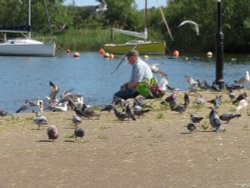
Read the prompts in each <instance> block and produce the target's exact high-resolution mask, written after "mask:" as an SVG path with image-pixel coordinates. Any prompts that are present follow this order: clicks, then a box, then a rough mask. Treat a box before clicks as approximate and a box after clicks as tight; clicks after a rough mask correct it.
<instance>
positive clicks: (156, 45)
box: [103, 0, 166, 54]
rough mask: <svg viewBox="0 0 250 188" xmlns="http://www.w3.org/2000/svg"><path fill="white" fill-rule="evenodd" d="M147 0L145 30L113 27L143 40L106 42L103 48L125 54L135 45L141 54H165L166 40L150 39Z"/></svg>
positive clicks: (119, 31)
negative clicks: (116, 42) (117, 42)
mask: <svg viewBox="0 0 250 188" xmlns="http://www.w3.org/2000/svg"><path fill="white" fill-rule="evenodd" d="M146 24H147V0H145V9H144V31H143V32H135V31H127V30H123V29H116V28H112V31H113V32H117V33H122V34H125V35H130V36H134V37H137V38H141V40H133V41H129V42H126V43H123V44H113V43H109V44H105V45H104V46H103V49H104V50H105V51H107V52H112V53H114V54H124V53H126V52H127V51H129V50H130V49H132V48H133V47H134V46H136V50H137V51H139V53H140V54H164V53H165V51H166V44H165V41H151V40H148V31H147V26H146Z"/></svg>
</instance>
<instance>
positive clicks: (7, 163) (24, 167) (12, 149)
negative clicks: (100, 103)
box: [0, 90, 250, 188]
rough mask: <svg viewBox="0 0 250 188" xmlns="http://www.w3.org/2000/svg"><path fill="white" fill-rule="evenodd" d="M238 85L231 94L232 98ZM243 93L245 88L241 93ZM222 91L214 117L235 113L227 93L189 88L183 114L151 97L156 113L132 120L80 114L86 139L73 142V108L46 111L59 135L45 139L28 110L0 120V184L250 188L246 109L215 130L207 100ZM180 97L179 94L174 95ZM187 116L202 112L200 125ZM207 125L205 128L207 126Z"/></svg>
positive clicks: (27, 187)
mask: <svg viewBox="0 0 250 188" xmlns="http://www.w3.org/2000/svg"><path fill="white" fill-rule="evenodd" d="M242 92H243V91H242V90H239V91H235V93H236V95H238V94H240V93H242ZM246 92H247V93H248V95H249V94H250V93H249V91H248V90H247V91H246ZM199 94H202V96H203V97H204V99H205V101H208V100H211V99H213V98H214V97H215V96H216V95H222V104H221V106H220V107H219V108H218V109H217V110H216V111H217V113H218V114H223V113H226V112H231V113H237V112H236V111H235V108H236V106H235V105H232V101H231V100H230V98H229V97H228V94H227V92H226V91H225V92H210V91H203V92H198V93H191V94H190V97H191V103H190V104H189V106H188V108H187V110H186V111H185V112H184V113H181V114H180V113H178V112H175V111H171V110H170V109H169V108H166V107H164V106H163V105H160V102H161V101H163V99H164V98H165V97H166V96H168V95H170V93H167V94H166V96H164V97H163V98H162V99H155V100H149V101H148V103H149V104H150V105H151V106H152V107H153V110H152V111H151V112H149V113H147V114H145V115H144V116H142V117H140V118H137V120H136V121H133V120H126V121H119V120H118V119H117V118H116V117H115V116H114V113H113V111H112V112H110V113H109V112H100V111H99V110H96V111H97V112H98V113H100V117H99V118H91V119H83V120H82V123H81V124H80V127H82V128H83V129H84V130H85V136H84V138H83V140H78V141H76V142H75V140H74V138H71V137H70V136H71V135H72V134H73V131H74V126H73V124H72V114H73V113H72V112H44V113H43V115H45V116H46V117H47V119H48V122H49V125H56V126H57V127H58V128H59V134H60V135H59V138H58V139H57V140H56V141H54V142H49V141H48V137H47V134H46V129H47V127H42V128H41V129H40V130H37V125H36V124H34V123H33V118H34V114H33V113H20V114H14V115H10V116H5V117H2V118H1V119H0V143H1V150H0V166H1V171H0V179H1V182H0V186H1V187H3V188H9V187H18V188H20V187H25V188H33V187H41V188H44V187H47V188H50V187H51V188H53V187H58V188H67V187H75V188H78V187H79V188H82V187H86V188H183V187H187V188H190V187H199V188H201V187H202V188H206V187H209V188H217V187H218V188H231V187H232V188H237V187H250V175H249V174H250V168H249V166H250V158H249V156H250V147H249V146H250V123H249V122H250V117H249V115H250V111H249V107H247V108H244V109H242V110H241V111H240V113H241V115H242V116H241V117H239V118H235V119H232V120H231V121H230V122H229V123H226V122H222V125H223V126H224V128H225V129H226V131H225V132H212V131H211V129H210V124H209V119H208V116H209V112H210V110H211V107H213V105H212V104H210V103H207V102H206V103H205V105H204V106H201V107H198V106H197V105H195V104H194V101H195V99H196V98H197V97H198V95H199ZM177 95H178V96H177V101H178V103H182V102H183V92H180V93H178V94H177ZM190 114H197V115H200V116H203V117H204V119H203V120H202V121H201V122H200V123H199V124H197V125H196V126H197V130H196V131H194V132H192V133H190V132H189V131H188V130H187V127H186V125H187V124H188V123H190V122H191V120H190ZM204 127H207V129H205V128H204Z"/></svg>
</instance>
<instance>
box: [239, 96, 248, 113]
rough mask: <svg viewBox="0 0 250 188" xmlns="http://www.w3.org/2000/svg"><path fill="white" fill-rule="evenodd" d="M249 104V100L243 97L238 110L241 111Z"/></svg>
mask: <svg viewBox="0 0 250 188" xmlns="http://www.w3.org/2000/svg"><path fill="white" fill-rule="evenodd" d="M247 106H248V102H247V100H246V99H242V100H241V101H240V102H239V104H238V106H237V107H236V111H237V112H239V111H240V110H241V109H242V108H246V107H247Z"/></svg>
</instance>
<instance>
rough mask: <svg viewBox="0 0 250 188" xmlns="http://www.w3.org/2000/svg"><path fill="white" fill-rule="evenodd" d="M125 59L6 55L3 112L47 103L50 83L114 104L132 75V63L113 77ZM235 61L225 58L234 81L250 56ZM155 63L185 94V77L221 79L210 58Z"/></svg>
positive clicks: (0, 74) (0, 63) (1, 60)
mask: <svg viewBox="0 0 250 188" xmlns="http://www.w3.org/2000/svg"><path fill="white" fill-rule="evenodd" d="M122 57H123V56H116V57H115V58H114V59H111V60H108V59H104V58H103V57H102V56H100V55H99V54H98V53H96V52H90V53H81V54H80V57H79V58H73V57H72V54H70V55H69V54H65V55H61V56H57V57H53V58H44V57H43V58H39V57H7V56H6V57H5V56H2V57H0V67H1V69H0V86H1V90H0V109H3V110H5V111H8V112H15V111H16V110H17V108H19V107H20V105H21V104H22V103H23V102H24V101H25V99H34V98H37V97H40V98H43V99H45V97H46V96H48V95H49V92H50V88H49V81H52V82H54V83H57V84H59V86H60V92H59V94H61V93H62V92H63V91H64V90H68V89H74V91H75V92H78V93H81V94H82V95H83V96H84V98H85V101H86V102H87V103H88V104H90V105H106V104H108V103H110V102H111V101H112V96H113V93H114V92H116V91H117V89H119V86H120V85H121V84H122V83H124V82H125V81H127V80H128V79H129V77H130V69H131V67H130V65H128V64H127V63H126V62H125V63H123V64H122V66H121V67H120V68H119V69H118V70H117V71H116V72H115V73H113V74H110V73H111V72H112V71H113V70H114V68H115V67H116V65H117V64H118V63H119V62H120V61H121V59H122ZM234 58H235V57H233V56H232V57H230V56H228V57H227V56H226V55H225V63H224V81H225V83H232V82H233V80H236V79H238V78H240V77H241V76H242V75H243V74H244V72H245V70H249V71H250V58H249V57H248V56H241V57H237V60H235V59H234ZM146 61H147V62H148V63H149V64H153V63H161V62H164V64H162V65H161V66H160V67H161V69H162V70H163V71H165V72H166V73H167V74H168V75H169V82H170V84H171V85H173V86H175V87H178V88H180V89H181V90H185V89H187V88H188V84H187V82H186V80H185V79H184V76H185V75H191V76H192V77H193V78H194V79H200V80H202V81H203V80H207V81H208V82H209V83H211V82H212V81H214V80H215V61H214V59H210V60H209V59H207V58H206V57H205V56H204V57H193V56H190V57H189V59H188V60H184V58H182V57H180V58H178V59H172V58H170V57H169V56H150V57H149V59H148V60H146Z"/></svg>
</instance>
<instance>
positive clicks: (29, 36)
mask: <svg viewBox="0 0 250 188" xmlns="http://www.w3.org/2000/svg"><path fill="white" fill-rule="evenodd" d="M28 19H29V20H28V21H29V23H28V24H29V28H30V30H29V32H28V38H29V39H31V0H29V18H28Z"/></svg>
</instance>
